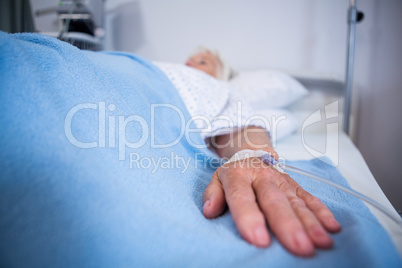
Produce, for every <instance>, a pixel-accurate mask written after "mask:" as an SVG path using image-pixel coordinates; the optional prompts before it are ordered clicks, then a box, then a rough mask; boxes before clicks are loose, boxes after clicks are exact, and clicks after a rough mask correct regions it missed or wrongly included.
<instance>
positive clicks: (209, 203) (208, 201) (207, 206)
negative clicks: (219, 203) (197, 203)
mask: <svg viewBox="0 0 402 268" xmlns="http://www.w3.org/2000/svg"><path fill="white" fill-rule="evenodd" d="M210 206H211V200H207V201H206V202H205V203H204V206H203V208H202V210H203V211H204V212H205V210H208V209H209V207H210Z"/></svg>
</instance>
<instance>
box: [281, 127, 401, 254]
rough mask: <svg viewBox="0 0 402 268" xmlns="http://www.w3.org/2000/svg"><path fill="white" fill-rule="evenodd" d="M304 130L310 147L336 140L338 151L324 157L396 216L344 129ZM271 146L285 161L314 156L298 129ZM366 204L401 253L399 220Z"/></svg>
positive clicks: (353, 186)
mask: <svg viewBox="0 0 402 268" xmlns="http://www.w3.org/2000/svg"><path fill="white" fill-rule="evenodd" d="M299 129H300V128H299ZM306 132H307V131H306ZM306 132H305V136H304V141H305V143H306V144H307V145H308V146H309V147H310V148H314V149H316V150H318V151H321V152H324V151H325V142H326V139H328V140H329V141H335V140H336V139H338V148H339V150H337V151H331V152H329V153H328V154H326V156H327V157H328V158H329V159H331V161H333V162H334V163H335V162H337V159H338V160H339V163H338V166H337V168H338V170H339V171H340V172H341V174H342V175H343V176H344V177H345V178H346V180H347V181H348V182H349V184H350V186H351V187H352V188H353V189H355V190H356V191H358V192H360V193H362V194H364V195H366V196H369V197H371V198H372V199H374V200H376V201H377V202H379V203H380V204H382V205H383V206H385V207H387V208H388V209H389V210H390V211H393V212H394V213H395V216H396V217H399V215H398V213H397V212H396V211H395V209H394V208H393V207H392V205H391V203H390V202H389V200H388V199H387V197H386V196H385V194H384V193H383V191H382V190H381V188H380V187H379V185H378V183H377V181H376V180H375V178H374V176H373V175H372V173H371V172H370V170H369V168H368V166H367V164H366V162H365V161H364V159H363V157H362V155H361V154H360V152H359V150H358V149H357V148H356V146H355V145H354V144H353V142H352V141H351V139H350V138H349V137H348V136H347V135H346V134H345V133H344V132H342V131H333V132H328V133H327V132H326V131H324V132H319V131H313V132H312V133H306ZM274 146H275V148H276V151H277V152H278V153H279V155H280V157H284V158H285V159H286V160H308V159H312V158H314V156H313V155H312V154H310V153H309V152H308V150H307V149H306V146H304V145H303V142H302V135H301V131H298V132H297V133H294V134H293V135H291V136H289V137H287V138H284V139H282V140H281V141H279V142H278V143H277V144H276V145H274ZM368 207H369V209H370V210H371V212H372V213H373V214H374V215H375V216H376V217H377V219H378V220H379V222H380V223H381V224H382V226H383V227H384V228H385V229H386V230H387V232H388V233H389V235H390V237H391V239H392V240H393V242H394V244H395V246H396V247H397V249H398V251H399V253H400V254H401V255H402V228H401V226H402V220H401V221H400V222H401V223H400V225H398V224H397V223H395V222H394V221H393V220H391V219H389V218H388V217H387V216H386V215H384V214H383V213H382V212H380V211H379V210H378V209H376V208H374V207H372V206H370V205H368ZM368 235H369V234H368Z"/></svg>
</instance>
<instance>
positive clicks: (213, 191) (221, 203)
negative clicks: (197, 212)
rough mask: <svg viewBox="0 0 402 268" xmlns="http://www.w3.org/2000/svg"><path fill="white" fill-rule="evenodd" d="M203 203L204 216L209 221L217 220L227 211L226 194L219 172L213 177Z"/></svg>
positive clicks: (205, 192)
mask: <svg viewBox="0 0 402 268" xmlns="http://www.w3.org/2000/svg"><path fill="white" fill-rule="evenodd" d="M202 202H203V209H202V210H203V213H204V216H205V217H206V218H208V219H212V218H216V217H218V216H219V215H221V214H222V213H223V212H224V211H225V207H226V201H225V193H224V192H223V188H222V184H221V182H220V181H219V178H218V175H217V172H215V173H214V174H213V175H212V178H211V181H210V182H209V184H208V186H207V188H206V189H205V191H204V194H203V196H202Z"/></svg>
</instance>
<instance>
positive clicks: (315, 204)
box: [296, 186, 341, 233]
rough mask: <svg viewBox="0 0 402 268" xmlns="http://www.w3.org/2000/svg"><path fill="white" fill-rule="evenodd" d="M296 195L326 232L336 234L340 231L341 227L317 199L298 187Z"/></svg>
mask: <svg viewBox="0 0 402 268" xmlns="http://www.w3.org/2000/svg"><path fill="white" fill-rule="evenodd" d="M296 194H297V196H298V197H300V198H301V199H303V201H304V202H305V203H306V205H307V207H308V208H309V209H310V210H311V211H312V212H313V213H314V215H315V216H316V217H317V218H318V220H319V221H320V222H321V224H322V225H323V226H324V228H325V229H326V230H328V231H329V232H332V233H336V232H339V231H340V230H341V225H340V224H339V222H338V221H337V220H336V219H335V217H334V215H333V214H332V212H331V211H330V210H329V209H328V208H327V206H326V205H324V204H323V203H322V202H321V200H320V199H319V198H317V197H315V196H313V195H311V194H310V193H309V192H307V191H305V190H304V189H303V188H301V187H300V186H299V187H298V188H297V190H296Z"/></svg>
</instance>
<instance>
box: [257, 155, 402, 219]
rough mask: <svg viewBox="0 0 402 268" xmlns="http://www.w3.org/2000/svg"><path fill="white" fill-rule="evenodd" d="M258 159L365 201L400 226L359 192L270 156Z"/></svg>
mask: <svg viewBox="0 0 402 268" xmlns="http://www.w3.org/2000/svg"><path fill="white" fill-rule="evenodd" d="M260 159H261V160H262V161H263V162H264V163H266V164H269V165H273V166H274V167H275V168H276V169H278V168H280V169H285V170H288V171H293V172H295V173H298V174H300V175H303V176H306V177H309V178H312V179H315V180H317V181H320V182H323V183H326V184H328V185H330V186H332V187H335V188H337V189H339V190H341V191H344V192H346V193H348V194H351V195H353V196H355V197H357V198H359V199H361V200H363V201H366V202H367V203H369V204H370V205H372V206H374V207H375V208H377V209H378V210H380V211H381V212H382V213H384V214H385V215H387V216H388V217H389V218H391V219H392V220H393V221H394V222H395V223H397V224H398V225H402V221H401V219H400V218H399V217H396V216H395V215H394V214H393V213H392V212H391V211H390V210H389V209H387V208H386V207H384V206H383V205H381V204H380V203H378V202H377V201H375V200H373V199H371V198H369V197H367V196H365V195H363V194H361V193H359V192H357V191H355V190H353V189H351V188H347V187H345V186H342V185H340V184H338V183H336V182H333V181H330V180H328V179H327V178H324V177H322V176H320V175H317V174H314V173H312V172H309V171H305V170H302V169H300V168H296V167H292V166H289V165H285V164H282V163H280V164H279V162H278V161H277V160H276V159H275V158H273V157H272V155H270V154H266V155H263V156H260Z"/></svg>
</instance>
